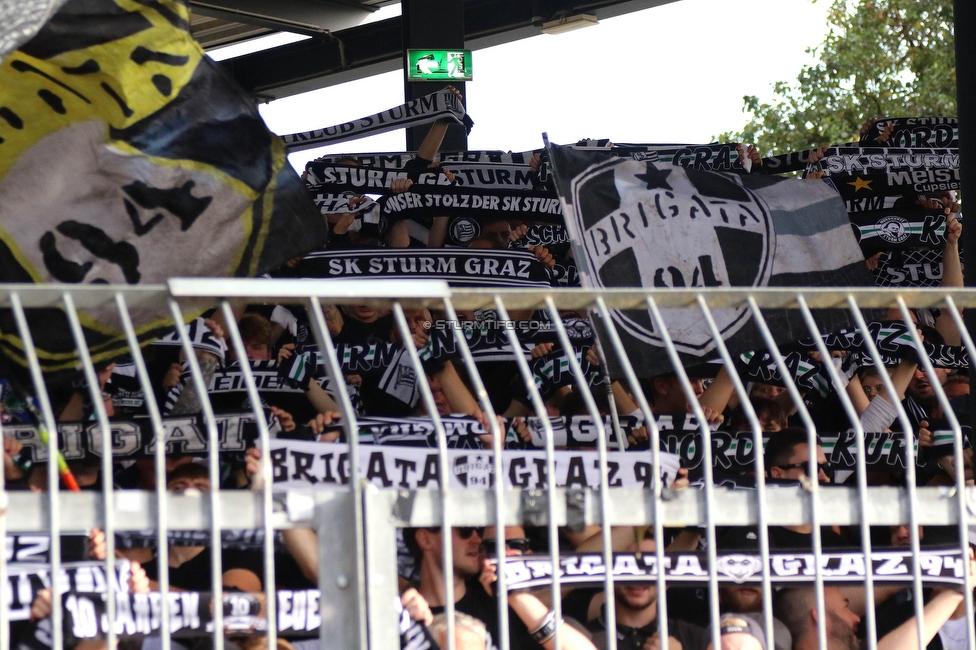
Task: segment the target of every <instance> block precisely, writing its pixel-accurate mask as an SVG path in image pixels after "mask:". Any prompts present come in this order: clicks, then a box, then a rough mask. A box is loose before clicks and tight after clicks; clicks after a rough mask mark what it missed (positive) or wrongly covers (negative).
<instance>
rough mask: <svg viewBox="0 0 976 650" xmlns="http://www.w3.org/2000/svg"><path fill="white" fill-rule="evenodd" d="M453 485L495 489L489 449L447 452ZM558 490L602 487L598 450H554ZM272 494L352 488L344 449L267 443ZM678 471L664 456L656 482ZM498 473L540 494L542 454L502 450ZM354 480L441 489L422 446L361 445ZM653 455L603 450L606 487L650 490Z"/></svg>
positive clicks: (431, 454)
mask: <svg viewBox="0 0 976 650" xmlns="http://www.w3.org/2000/svg"><path fill="white" fill-rule="evenodd" d="M447 455H448V467H449V468H450V482H449V485H450V487H456V488H465V487H466V488H482V489H489V488H492V487H494V485H495V481H494V476H493V465H492V453H491V452H490V451H487V450H467V449H448V451H447ZM555 464H556V487H577V488H599V487H600V469H599V468H600V464H599V459H598V457H597V452H596V451H557V452H556V455H555ZM271 467H272V470H273V477H274V489H275V490H276V491H285V490H288V489H290V488H309V487H313V488H319V489H330V488H331V489H334V488H338V487H341V486H343V485H346V484H348V483H349V475H350V473H351V470H350V467H349V448H348V445H346V444H345V443H323V442H302V441H298V440H272V441H271ZM679 467H680V465H679V461H678V456H677V455H676V454H669V453H667V452H663V451H662V452H661V480H662V482H663V485H664V487H668V486H670V485H671V484H672V483H673V482H674V479H675V476H676V475H677V472H678V468H679ZM502 472H503V473H504V475H505V486H506V487H508V488H529V489H544V488H546V487H547V479H546V452H544V451H523V450H512V451H503V452H502ZM359 474H360V476H361V477H362V478H365V479H367V480H369V481H370V482H371V483H373V484H374V485H376V486H377V487H383V488H392V487H396V488H406V489H415V488H438V487H440V485H441V483H440V478H439V470H438V458H437V450H436V449H428V448H423V447H392V446H368V445H360V447H359ZM650 476H651V455H650V453H635V452H620V451H616V452H608V453H607V478H608V481H609V484H610V487H643V488H646V489H649V488H650V487H651V483H650Z"/></svg>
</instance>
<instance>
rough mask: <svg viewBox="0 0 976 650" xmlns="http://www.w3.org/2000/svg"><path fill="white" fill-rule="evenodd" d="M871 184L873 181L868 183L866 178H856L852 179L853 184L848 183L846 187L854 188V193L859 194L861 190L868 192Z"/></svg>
mask: <svg viewBox="0 0 976 650" xmlns="http://www.w3.org/2000/svg"><path fill="white" fill-rule="evenodd" d="M873 182H874V181H869V180H868V179H866V178H861V177H860V176H858V177H857V178H855V179H854V182H853V183H848V185H853V186H854V192H860V191H861V190H870V189H871V183H873Z"/></svg>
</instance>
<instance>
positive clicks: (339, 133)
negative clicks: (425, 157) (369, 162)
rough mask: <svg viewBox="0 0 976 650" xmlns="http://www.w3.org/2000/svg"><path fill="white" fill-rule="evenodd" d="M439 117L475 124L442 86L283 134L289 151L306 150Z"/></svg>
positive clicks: (468, 125)
mask: <svg viewBox="0 0 976 650" xmlns="http://www.w3.org/2000/svg"><path fill="white" fill-rule="evenodd" d="M440 119H447V120H451V121H453V122H455V123H457V124H462V125H464V128H465V130H466V131H467V132H469V133H470V132H471V127H472V126H473V125H474V122H472V121H471V118H470V117H468V115H467V114H466V113H465V111H464V105H462V104H461V101H460V100H459V99H458V98H457V96H456V95H455V94H454V93H452V92H451V91H449V90H442V91H440V92H436V93H431V94H429V95H424V96H423V97H418V98H417V99H414V100H411V101H409V102H407V103H405V104H401V105H400V106H397V107H395V108H391V109H388V110H385V111H382V112H380V113H377V114H375V115H368V116H366V117H361V118H359V119H358V120H353V121H352V122H344V123H342V124H337V125H335V126H327V127H325V128H324V129H315V130H312V131H305V132H302V133H290V134H288V135H283V136H281V139H282V140H284V142H285V146H286V147H287V148H288V151H303V150H305V149H312V148H314V147H322V146H325V145H328V144H337V143H339V142H346V141H348V140H357V139H359V138H365V137H367V136H370V135H376V134H377V133H386V132H387V131H394V130H396V129H406V128H409V127H412V126H420V125H422V124H430V123H431V122H435V121H437V120H440Z"/></svg>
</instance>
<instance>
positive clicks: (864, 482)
mask: <svg viewBox="0 0 976 650" xmlns="http://www.w3.org/2000/svg"><path fill="white" fill-rule="evenodd" d="M797 304H798V305H799V306H800V313H802V314H803V320H804V321H805V322H806V325H807V329H808V330H810V336H811V337H813V341H814V343H815V344H816V346H817V351H818V352H820V355H821V356H822V357H823V359H824V367H825V368H826V369H827V374H829V375H830V382H831V384H832V385H833V386H834V390H836V391H837V398H838V399H839V400H840V403H841V405H842V406H843V408H844V412H845V413H846V414H847V418H848V419H849V420H850V421H851V427H852V428H853V429H854V436H855V442H854V444H855V449H856V450H857V460H856V461H855V462H856V463H857V464H856V467H855V472H856V474H857V501H858V509H859V510H860V511H861V523H860V528H861V550H862V552H863V553H864V557H865V558H870V557H871V525H870V523H869V522H868V473H867V466H866V465H865V449H864V437H865V434H864V427H863V426H862V425H861V417H860V416H859V415H858V414H857V409H855V408H854V403H853V402H851V398H850V396H849V395H848V394H847V390H846V388H845V387H843V386H841V378H840V372H839V371H838V370H837V367H836V366H835V365H834V364H833V362H832V361H831V357H830V351H829V350H828V349H827V346H826V344H825V343H824V340H823V337H822V336H821V335H820V328H819V327H817V323H816V321H815V320H814V318H813V312H811V311H810V307H809V306H807V301H806V298H804V297H803V296H802V295H799V296H797ZM851 381H854V380H853V379H852V380H851ZM875 399H884V397H881V396H879V397H876V398H875ZM864 603H865V605H864V606H865V620H866V622H867V630H866V631H867V642H868V648H876V647H877V645H878V643H877V638H878V625H877V617H876V615H875V611H874V572H873V571H866V572H865V573H864Z"/></svg>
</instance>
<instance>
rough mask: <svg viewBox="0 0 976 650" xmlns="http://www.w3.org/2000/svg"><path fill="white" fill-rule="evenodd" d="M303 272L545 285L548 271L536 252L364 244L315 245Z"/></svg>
mask: <svg viewBox="0 0 976 650" xmlns="http://www.w3.org/2000/svg"><path fill="white" fill-rule="evenodd" d="M295 273H296V275H298V276H299V277H305V278H342V279H351V278H371V279H384V280H394V279H395V280H417V279H421V278H423V279H430V280H444V281H446V282H448V283H449V284H451V285H452V286H466V287H507V288H511V287H549V286H552V277H551V275H550V273H549V271H548V269H546V267H544V266H543V265H542V263H540V262H539V261H538V260H537V259H536V258H535V256H534V255H532V254H531V253H527V252H522V251H506V250H486V249H472V250H468V249H462V248H450V249H437V248H429V249H408V248H402V249H382V248H363V249H349V250H340V251H316V252H314V253H312V254H310V255H308V256H307V257H305V258H304V259H303V260H302V261H301V262H300V263H299V264H298V266H297V267H296V268H295Z"/></svg>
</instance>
